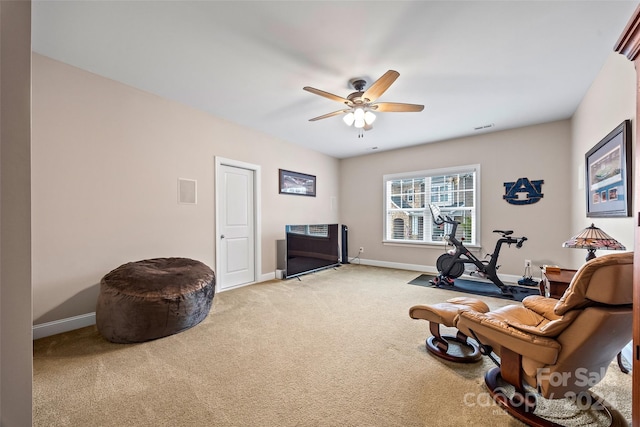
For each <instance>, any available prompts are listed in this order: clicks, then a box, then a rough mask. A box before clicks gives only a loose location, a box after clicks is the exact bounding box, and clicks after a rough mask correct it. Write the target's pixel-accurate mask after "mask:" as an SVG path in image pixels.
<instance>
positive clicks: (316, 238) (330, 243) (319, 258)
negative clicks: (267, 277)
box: [285, 224, 340, 278]
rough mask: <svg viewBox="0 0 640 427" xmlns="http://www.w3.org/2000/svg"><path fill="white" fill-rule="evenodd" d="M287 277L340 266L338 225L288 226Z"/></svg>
mask: <svg viewBox="0 0 640 427" xmlns="http://www.w3.org/2000/svg"><path fill="white" fill-rule="evenodd" d="M286 234H287V237H286V261H287V265H286V270H285V271H286V273H285V274H286V277H287V278H290V277H296V276H300V275H302V274H306V273H311V272H313V271H318V270H322V269H325V268H330V267H335V266H338V265H340V259H339V255H338V253H339V247H338V224H306V225H287V226H286Z"/></svg>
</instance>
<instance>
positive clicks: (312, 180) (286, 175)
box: [278, 169, 316, 197]
mask: <svg viewBox="0 0 640 427" xmlns="http://www.w3.org/2000/svg"><path fill="white" fill-rule="evenodd" d="M278 181H279V184H280V194H295V195H298V196H312V197H315V196H316V177H315V175H307V174H305V173H300V172H292V171H288V170H284V169H280V179H279V180H278Z"/></svg>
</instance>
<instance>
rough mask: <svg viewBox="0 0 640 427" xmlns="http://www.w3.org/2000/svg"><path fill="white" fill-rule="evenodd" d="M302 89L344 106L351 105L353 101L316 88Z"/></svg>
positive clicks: (307, 87)
mask: <svg viewBox="0 0 640 427" xmlns="http://www.w3.org/2000/svg"><path fill="white" fill-rule="evenodd" d="M302 89H304V90H306V91H307V92H311V93H315V94H316V95H320V96H324V97H325V98H329V99H330V100H332V101H338V102H341V103H343V104H347V105H351V101H349V100H348V99H347V98H343V97H341V96H338V95H334V94H332V93H329V92H325V91H323V90H320V89H316V88H313V87H309V86H305V87H303V88H302Z"/></svg>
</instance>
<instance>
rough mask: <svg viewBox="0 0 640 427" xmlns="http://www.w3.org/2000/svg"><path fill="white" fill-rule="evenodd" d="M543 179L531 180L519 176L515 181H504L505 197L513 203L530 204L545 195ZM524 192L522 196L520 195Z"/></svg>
mask: <svg viewBox="0 0 640 427" xmlns="http://www.w3.org/2000/svg"><path fill="white" fill-rule="evenodd" d="M542 184H544V180H543V179H538V180H535V181H529V178H518V180H517V181H515V182H505V183H504V192H505V194H504V196H502V198H503V199H505V200H506V201H507V203H511V204H512V205H530V204H532V203H536V202H537V201H539V200H540V199H542V198H543V197H544V194H542ZM521 194H522V197H521V196H520V195H521Z"/></svg>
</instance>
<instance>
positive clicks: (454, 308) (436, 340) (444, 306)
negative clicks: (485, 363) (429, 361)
mask: <svg viewBox="0 0 640 427" xmlns="http://www.w3.org/2000/svg"><path fill="white" fill-rule="evenodd" d="M467 310H473V311H478V312H481V313H486V312H488V311H489V307H488V306H487V304H485V303H484V302H483V301H480V300H479V299H476V298H468V297H457V298H451V299H449V300H447V301H446V302H443V303H438V304H432V305H414V306H413V307H411V308H410V309H409V317H411V318H412V319H423V320H427V321H428V322H429V330H430V331H431V334H432V335H433V336H431V337H429V338H427V340H426V347H427V350H428V351H429V352H430V353H431V354H433V355H435V356H438V357H440V358H443V359H445V360H449V361H453V362H462V363H471V362H476V361H478V360H480V358H481V357H482V355H481V354H480V350H479V348H478V346H477V345H476V344H475V343H474V342H470V341H468V340H467V338H468V337H467V336H466V335H465V334H463V333H462V332H460V331H458V332H457V334H456V335H455V336H452V335H441V334H440V325H444V326H447V327H455V326H456V324H457V323H458V318H459V316H460V313H462V312H463V311H467ZM451 342H455V343H457V344H459V345H461V346H462V347H463V349H462V351H461V353H462V354H453V353H452V352H450V346H449V344H450V343H451ZM464 348H466V350H467V351H464ZM469 351H470V352H469Z"/></svg>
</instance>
